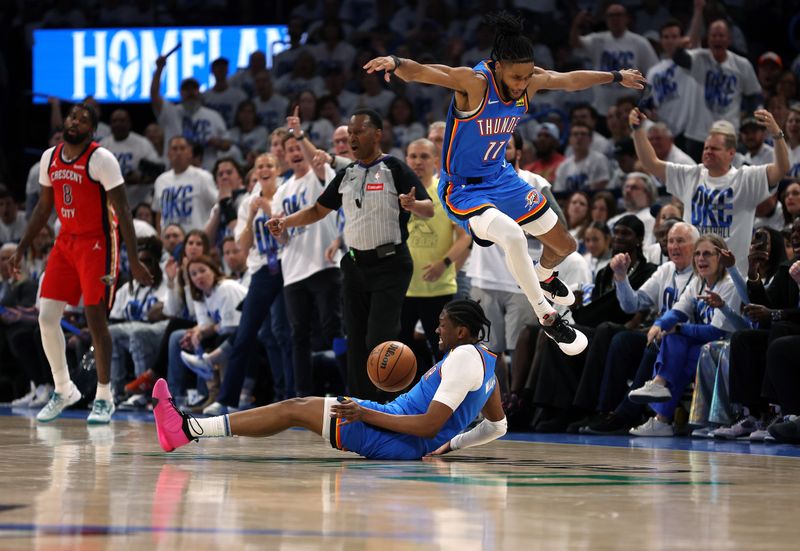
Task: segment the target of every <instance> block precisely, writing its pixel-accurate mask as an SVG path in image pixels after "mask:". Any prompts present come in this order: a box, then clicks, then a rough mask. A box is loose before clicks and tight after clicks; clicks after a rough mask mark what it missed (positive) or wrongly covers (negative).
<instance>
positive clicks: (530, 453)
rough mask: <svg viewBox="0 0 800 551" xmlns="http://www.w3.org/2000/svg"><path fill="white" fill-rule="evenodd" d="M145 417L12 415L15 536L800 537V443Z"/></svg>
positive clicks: (68, 544)
mask: <svg viewBox="0 0 800 551" xmlns="http://www.w3.org/2000/svg"><path fill="white" fill-rule="evenodd" d="M3 413H5V414H8V413H9V410H8V409H5V410H2V409H0V415H2V414H3ZM15 413H16V412H15ZM31 413H33V412H31ZM79 413H80V412H79ZM85 415H86V412H82V417H83V418H85ZM146 417H147V416H139V417H138V420H137V417H136V416H129V417H128V419H127V420H126V416H121V415H119V414H118V415H117V416H115V420H114V422H113V423H112V425H111V426H108V427H88V426H87V425H86V423H85V421H84V420H82V419H75V418H66V419H58V420H56V421H54V422H53V423H50V424H48V425H41V424H37V423H36V421H35V420H34V419H32V418H30V417H24V416H0V549H42V550H43V549H48V550H49V549H115V550H116V549H123V548H133V549H159V550H161V549H178V548H191V549H211V548H226V549H245V548H247V549H282V550H294V549H319V548H322V547H323V546H324V547H325V549H328V550H332V549H336V550H338V549H342V550H345V549H346V550H348V551H352V550H372V549H376V550H380V551H389V550H393V549H447V550H449V549H454V550H458V551H468V550H473V549H475V550H478V549H510V550H511V549H513V550H517V549H524V550H527V549H547V550H550V549H586V550H595V549H637V550H638V549H692V550H702V549H748V550H757V549H764V550H773V549H779V548H785V549H797V548H798V539H800V526H799V524H800V523H798V522H797V515H798V510H799V508H798V501H799V499H798V496H799V495H800V458H799V457H797V455H798V454H797V451H798V450H797V449H795V448H792V447H789V446H780V447H775V446H773V447H772V448H771V450H772V451H766V452H763V453H773V454H774V455H756V454H754V452H755V453H762V451H759V450H766V449H767V448H766V447H765V446H764V445H760V448H758V449H756V448H755V446H750V447H748V446H749V445H747V444H739V443H737V444H735V445H729V447H728V448H725V447H722V448H719V449H728V450H732V451H736V450H737V449H738V450H740V451H743V452H749V453H720V452H706V451H692V450H681V449H663V448H662V446H669V445H671V444H669V443H668V442H666V441H665V440H664V439H660V440H659V439H639V440H635V439H628V438H624V437H618V438H616V439H601V440H595V441H594V442H601V443H606V444H610V445H602V446H600V445H583V444H592V443H594V442H592V441H590V440H588V438H589V437H581V438H582V439H577V438H573V439H572V440H569V438H565V437H561V440H562V443H556V441H557V440H558V437H549V439H550V440H551V441H550V442H542V441H539V442H531V441H520V440H516V441H515V440H502V441H499V442H495V443H493V444H490V445H488V446H484V447H480V448H474V449H471V450H464V451H461V452H458V453H455V454H452V455H449V456H446V458H444V459H441V460H436V461H422V462H378V461H366V460H363V459H360V458H358V457H357V456H355V455H353V454H348V453H342V452H338V451H336V450H333V449H331V448H330V447H329V446H327V445H326V444H325V443H324V442H323V441H322V439H321V438H320V437H318V436H315V435H313V434H311V433H309V432H307V431H302V430H293V431H288V432H286V433H283V434H281V435H278V436H275V437H272V438H267V439H260V440H256V439H245V438H237V439H224V440H223V439H220V440H213V441H211V440H206V441H203V442H202V443H200V444H191V445H189V446H186V447H184V448H181V449H180V450H177V451H176V452H173V453H171V454H165V453H162V452H161V449H160V448H159V447H158V443H157V441H156V437H155V427H154V425H153V424H152V422H149V421H147V420H145V419H146ZM512 436H513V435H512ZM527 438H529V439H536V437H535V436H527ZM563 442H572V443H563ZM677 442H679V443H680V442H682V444H680V445H683V446H689V447H691V446H692V445H693V443H692V442H691V441H689V440H687V439H678V440H677ZM710 445H711V444H709V443H704V444H703V446H710ZM736 446H738V448H737V447H736ZM708 449H711V448H708ZM776 450H777V451H776ZM781 454H785V455H789V456H788V457H782V456H780V455H781ZM792 455H793V456H792Z"/></svg>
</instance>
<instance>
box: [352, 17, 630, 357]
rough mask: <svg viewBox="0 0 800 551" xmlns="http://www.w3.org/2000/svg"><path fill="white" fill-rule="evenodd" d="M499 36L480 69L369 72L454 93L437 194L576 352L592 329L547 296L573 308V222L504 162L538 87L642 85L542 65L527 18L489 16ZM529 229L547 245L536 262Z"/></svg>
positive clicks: (374, 65) (385, 60) (624, 76)
mask: <svg viewBox="0 0 800 551" xmlns="http://www.w3.org/2000/svg"><path fill="white" fill-rule="evenodd" d="M490 22H491V23H493V24H494V26H495V27H496V34H495V38H494V44H493V47H492V53H491V56H490V59H487V60H484V61H482V62H480V63H479V64H478V65H476V66H475V67H474V68H469V67H448V66H446V65H422V64H420V63H417V62H415V61H413V60H411V59H401V58H398V57H397V56H384V57H378V58H375V59H373V60H371V61H369V62H368V63H367V64H366V65H364V69H366V71H367V72H369V73H372V72H375V71H385V73H386V75H385V78H386V80H387V82H388V81H389V79H390V76H391V75H392V74H394V75H395V76H397V77H398V78H400V79H402V80H404V81H406V82H422V83H425V84H435V85H438V86H443V87H445V88H450V89H452V90H454V91H455V94H454V96H453V100H452V102H451V103H450V109H449V111H448V113H447V127H446V130H445V141H444V146H443V148H442V170H441V173H440V178H439V188H438V192H439V198H440V199H441V201H442V205H444V208H445V210H446V211H447V213H448V215H449V216H450V218H452V219H453V220H454V221H455V222H456V223H458V224H460V225H461V226H462V227H463V228H464V229H465V230H467V231H471V232H472V235H473V236H474V237H475V241H476V243H478V244H479V245H483V246H488V245H490V244H491V242H493V243H497V244H498V245H500V247H502V248H503V250H504V251H505V254H506V263H507V264H508V269H509V271H510V272H511V274H512V275H513V276H514V279H515V280H516V281H517V283H518V284H519V286H520V287H521V288H522V290H523V292H524V293H525V296H526V297H527V298H528V300H529V301H530V303H531V305H532V306H533V309H534V311H535V312H536V315H537V317H538V318H539V322H540V323H541V325H542V328H543V329H544V331H545V333H546V334H547V336H548V337H550V338H551V339H553V340H554V341H555V342H556V343H557V344H558V346H559V348H560V349H561V350H562V351H563V352H564V353H565V354H569V355H575V354H579V353H580V352H581V351H582V350H583V349H584V348H586V344H587V339H586V336H585V335H584V334H583V333H581V332H580V331H577V330H575V329H574V328H573V327H571V326H570V325H569V324H567V322H566V321H564V320H563V319H561V317H560V316H559V315H558V314H557V313H556V311H555V310H554V309H553V307H552V305H551V304H550V303H549V302H548V301H547V300H546V299H545V297H546V298H547V299H549V300H550V301H553V302H555V303H557V304H564V305H570V304H572V303H573V302H574V301H575V296H574V295H573V293H572V292H571V291H570V290H569V288H568V287H567V286H566V285H564V283H563V282H562V281H561V280H560V279H558V277H557V276H558V273H557V272H554V271H553V268H555V267H556V266H557V265H558V264H559V263H560V262H561V261H562V260H563V259H564V258H565V257H566V256H567V255H569V254H570V253H571V252H572V251H574V250H575V248H576V243H575V240H574V239H573V238H572V237H571V236H570V235H569V233H568V232H567V230H566V228H564V227H563V226H562V225H560V224H558V223H557V222H558V219H557V217H556V215H555V213H554V212H553V211H552V210H551V209H550V207H549V205H548V204H547V199H545V198H544V197H543V196H542V195H541V194H539V193H538V192H537V191H536V190H535V189H534V188H532V187H531V186H530V185H528V184H527V183H526V182H525V181H523V180H522V179H520V178H519V176H517V173H516V172H515V171H514V167H513V166H511V165H510V164H509V163H507V162H506V161H505V149H506V144H507V143H508V140H510V139H511V135H512V133H513V131H514V129H515V128H516V126H517V124H518V123H519V121H520V119H521V117H522V115H524V114H525V113H526V112H527V110H528V102H529V100H530V98H532V97H533V95H534V94H536V92H537V91H539V90H570V91H574V90H582V89H584V88H589V87H591V86H595V85H599V84H609V83H619V84H621V85H622V86H625V87H626V88H634V89H642V88H643V87H644V83H645V79H644V77H643V76H642V75H641V73H640V72H639V71H636V70H630V69H624V70H621V71H611V72H600V71H571V72H569V73H557V72H555V71H546V70H544V69H541V68H539V67H536V66H535V65H534V62H533V44H532V43H531V41H530V40H529V39H528V38H527V37H525V36H524V35H523V34H522V31H523V28H522V22H521V21H520V20H519V19H517V18H515V17H513V16H511V15H509V14H507V13H505V12H503V13H500V14H498V15H496V16H493V17H491V18H490ZM525 232H527V233H529V234H531V235H533V236H535V237H537V238H538V239H539V240H540V241H541V242H542V245H543V252H542V257H541V260H540V261H539V263H538V264H536V266H535V268H534V265H533V263H532V262H531V258H530V256H529V255H528V246H527V242H526V239H525Z"/></svg>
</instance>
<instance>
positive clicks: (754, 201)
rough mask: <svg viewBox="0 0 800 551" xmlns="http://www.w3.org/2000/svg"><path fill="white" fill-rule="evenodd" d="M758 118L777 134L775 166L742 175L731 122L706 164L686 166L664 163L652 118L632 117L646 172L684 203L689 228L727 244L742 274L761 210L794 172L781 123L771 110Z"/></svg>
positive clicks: (707, 152) (707, 150)
mask: <svg viewBox="0 0 800 551" xmlns="http://www.w3.org/2000/svg"><path fill="white" fill-rule="evenodd" d="M754 115H755V118H756V119H757V120H758V121H759V122H761V123H762V124H764V125H765V126H766V127H767V131H768V132H769V133H770V134H772V137H773V140H774V141H775V161H774V162H773V163H770V164H768V165H761V166H743V167H742V168H739V169H737V168H734V167H733V166H732V165H731V163H732V161H733V159H734V156H735V155H736V133H735V132H734V131H731V128H730V127H731V125H730V123H727V121H718V122H717V123H715V124H714V125H712V126H711V129H710V130H709V133H708V137H706V141H705V144H704V148H703V164H701V165H695V166H686V165H678V164H675V163H668V162H664V161H662V160H661V159H659V158H658V157H657V156H656V153H655V151H654V150H653V146H652V145H650V142H649V141H647V138H646V136H645V133H644V130H643V128H642V125H643V123H644V121H645V119H646V117H645V116H644V115H643V114H642V113H641V112H640V111H639V110H638V109H634V110H633V111H631V113H630V116H629V117H628V123H629V124H630V126H631V128H632V129H633V141H634V144H635V146H636V153H637V154H638V156H639V160H640V161H641V163H642V166H643V167H644V169H645V170H646V171H647V172H649V173H650V174H652V175H653V176H655V177H656V178H659V179H660V180H662V181H664V182H666V188H667V191H668V192H669V193H671V194H672V195H673V196H675V197H676V198H677V199H679V200H680V201H681V202H683V204H684V205H685V207H684V213H683V220H684V222H686V223H688V224H692V225H693V226H695V227H696V228H697V229H698V230H699V231H700V233H713V234H715V235H718V236H720V237H722V238H723V239H725V241H726V242H727V244H728V248H729V249H730V250H731V251H732V252H733V254H734V256H735V257H736V267H737V268H738V269H739V273H747V272H746V271H745V270H747V268H748V263H747V254H748V251H749V249H750V237H751V234H752V233H753V221H754V213H755V210H756V206H758V204H759V203H761V202H762V201H764V200H765V199H766V198H767V197H769V195H770V193H771V191H772V190H773V188H774V187H775V186H776V185H777V184H778V182H779V181H780V180H781V178H783V175H784V174H786V171H787V170H789V150H788V148H787V147H786V140H785V139H784V135H783V131H782V130H781V129H780V127H779V126H778V123H777V122H775V118H774V117H773V116H772V114H771V113H770V112H769V111H767V110H766V109H759V110H757V111H756V112H755V113H754ZM720 123H725V124H720Z"/></svg>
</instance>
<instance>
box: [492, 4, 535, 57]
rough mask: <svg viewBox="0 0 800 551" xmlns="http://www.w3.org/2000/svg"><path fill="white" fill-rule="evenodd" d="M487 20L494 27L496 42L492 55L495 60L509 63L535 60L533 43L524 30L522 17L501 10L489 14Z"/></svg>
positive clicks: (493, 45)
mask: <svg viewBox="0 0 800 551" xmlns="http://www.w3.org/2000/svg"><path fill="white" fill-rule="evenodd" d="M486 22H487V23H488V24H489V25H491V26H492V27H494V29H495V34H494V43H493V44H492V53H491V55H490V57H491V58H492V59H493V60H494V61H504V62H508V63H531V62H532V61H533V44H532V43H531V41H530V40H529V39H528V37H526V36H525V35H524V34H522V32H523V20H522V18H521V17H517V16H514V15H511V14H510V13H508V12H505V11H501V12H500V13H497V14H494V15H488V16H487V17H486Z"/></svg>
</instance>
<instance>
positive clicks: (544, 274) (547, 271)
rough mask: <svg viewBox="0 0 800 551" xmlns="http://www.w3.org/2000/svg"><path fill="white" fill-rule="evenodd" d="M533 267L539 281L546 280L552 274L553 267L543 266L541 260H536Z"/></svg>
mask: <svg viewBox="0 0 800 551" xmlns="http://www.w3.org/2000/svg"><path fill="white" fill-rule="evenodd" d="M533 269H534V270H536V275H537V276H539V281H547V280H548V279H549V278H550V276H551V275H553V268H545V267H544V266H542V263H541V262H537V263H536V265H535V266H534V267H533Z"/></svg>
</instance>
